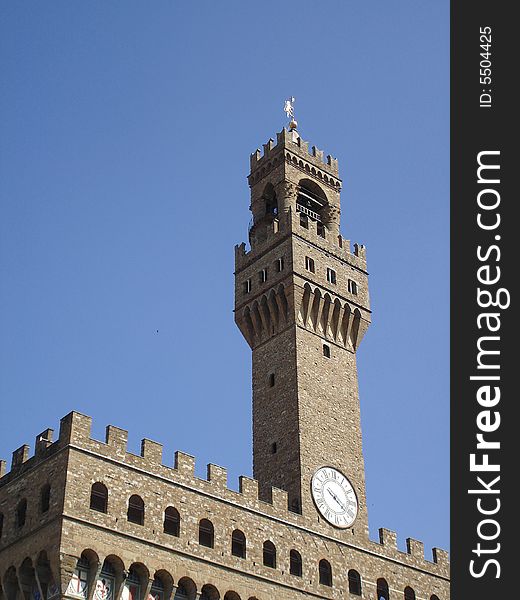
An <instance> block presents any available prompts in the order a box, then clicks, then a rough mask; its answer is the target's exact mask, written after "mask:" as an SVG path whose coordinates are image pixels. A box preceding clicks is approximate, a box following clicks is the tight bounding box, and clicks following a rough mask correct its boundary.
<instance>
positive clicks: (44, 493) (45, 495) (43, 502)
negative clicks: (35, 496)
mask: <svg viewBox="0 0 520 600" xmlns="http://www.w3.org/2000/svg"><path fill="white" fill-rule="evenodd" d="M50 503H51V486H50V484H48V483H46V484H45V485H44V486H42V488H41V490H40V512H41V513H46V512H47V511H48V510H49V506H50Z"/></svg>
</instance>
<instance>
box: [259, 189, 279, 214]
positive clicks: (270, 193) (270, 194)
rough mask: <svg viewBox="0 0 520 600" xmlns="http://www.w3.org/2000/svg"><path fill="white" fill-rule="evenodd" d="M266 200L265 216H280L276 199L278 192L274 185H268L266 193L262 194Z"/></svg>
mask: <svg viewBox="0 0 520 600" xmlns="http://www.w3.org/2000/svg"><path fill="white" fill-rule="evenodd" d="M262 196H263V199H264V200H265V214H266V215H277V214H278V200H277V199H276V192H275V191H274V187H273V184H272V183H268V184H267V185H266V186H265V189H264V193H263V194H262Z"/></svg>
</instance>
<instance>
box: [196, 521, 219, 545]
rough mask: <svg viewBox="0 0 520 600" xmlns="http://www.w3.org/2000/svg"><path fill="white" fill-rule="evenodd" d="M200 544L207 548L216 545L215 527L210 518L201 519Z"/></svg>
mask: <svg viewBox="0 0 520 600" xmlns="http://www.w3.org/2000/svg"><path fill="white" fill-rule="evenodd" d="M199 544H200V545H201V546H206V547H207V548H213V547H214V546H215V529H214V527H213V523H212V522H211V521H209V520H208V519H201V520H200V521H199Z"/></svg>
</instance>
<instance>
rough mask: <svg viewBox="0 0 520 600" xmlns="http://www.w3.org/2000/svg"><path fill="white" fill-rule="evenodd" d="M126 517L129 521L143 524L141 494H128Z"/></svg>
mask: <svg viewBox="0 0 520 600" xmlns="http://www.w3.org/2000/svg"><path fill="white" fill-rule="evenodd" d="M126 518H127V519H128V521H129V522H130V523H136V524H137V525H144V502H143V499H142V498H141V496H138V495H137V494H134V495H133V496H130V499H129V500H128V510H127V511H126Z"/></svg>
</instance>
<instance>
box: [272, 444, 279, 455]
mask: <svg viewBox="0 0 520 600" xmlns="http://www.w3.org/2000/svg"><path fill="white" fill-rule="evenodd" d="M277 452H278V446H277V444H276V442H273V443H272V444H271V454H276V453H277Z"/></svg>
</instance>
